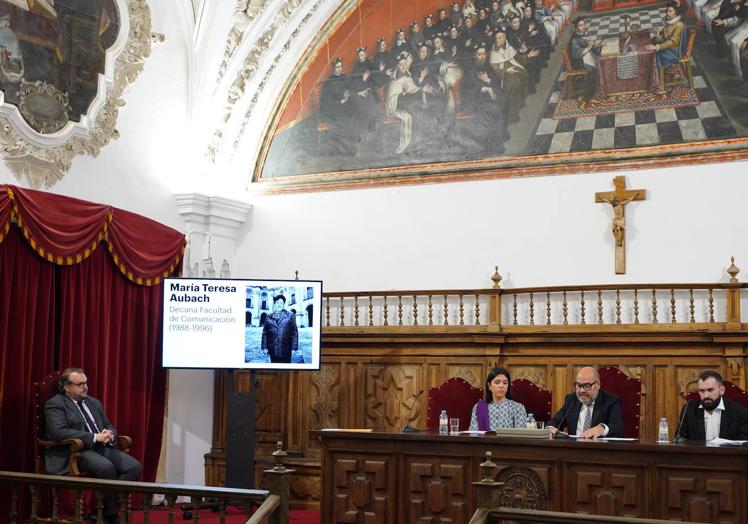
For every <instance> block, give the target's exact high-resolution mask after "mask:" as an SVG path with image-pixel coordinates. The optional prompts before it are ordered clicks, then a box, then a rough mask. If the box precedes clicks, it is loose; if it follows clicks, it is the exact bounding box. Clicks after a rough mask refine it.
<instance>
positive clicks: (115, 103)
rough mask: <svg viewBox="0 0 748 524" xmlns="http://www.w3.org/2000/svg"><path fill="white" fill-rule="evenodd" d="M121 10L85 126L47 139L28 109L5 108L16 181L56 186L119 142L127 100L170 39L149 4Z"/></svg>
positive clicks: (1, 131)
mask: <svg viewBox="0 0 748 524" xmlns="http://www.w3.org/2000/svg"><path fill="white" fill-rule="evenodd" d="M117 8H118V10H119V13H120V17H121V22H122V28H121V30H120V35H119V36H118V37H117V40H116V41H115V43H114V45H113V46H112V47H111V48H110V49H109V50H108V51H107V56H106V66H105V69H106V74H105V75H103V78H102V77H100V78H99V87H98V91H97V95H96V97H95V98H94V100H93V101H92V102H91V104H90V106H89V109H88V113H87V114H86V115H84V116H82V117H81V121H80V122H70V121H68V122H67V123H66V124H65V125H64V127H62V128H61V129H58V130H57V132H55V133H54V134H42V133H43V132H45V131H46V132H49V131H50V130H51V128H47V127H45V125H44V124H40V125H37V126H35V127H36V128H37V129H34V128H32V126H30V125H29V124H28V123H26V121H25V120H24V119H23V117H22V115H21V113H22V111H23V109H22V108H21V110H20V111H19V110H18V108H15V107H13V106H9V105H7V104H3V106H4V107H2V108H1V109H2V110H1V111H0V120H1V121H2V122H1V123H0V153H1V154H2V155H3V157H4V158H5V161H6V163H7V164H8V166H9V167H10V169H11V171H12V172H13V174H14V175H15V177H16V178H18V179H19V180H24V181H26V182H27V183H28V184H29V185H30V186H31V187H36V188H38V187H51V186H53V185H54V184H55V183H56V182H57V181H59V180H60V179H62V177H63V176H64V175H65V173H66V172H67V171H68V170H69V169H70V166H71V164H72V161H73V158H75V157H76V156H77V155H82V154H89V155H91V156H94V157H95V156H98V154H99V152H100V151H101V148H102V147H104V146H105V145H107V144H108V143H109V142H110V141H111V140H112V139H115V138H118V137H119V132H118V131H117V129H116V127H115V126H116V123H117V116H118V114H119V108H120V107H122V106H124V105H125V101H124V100H123V98H122V95H123V93H124V91H125V89H126V88H127V86H128V85H130V84H131V83H132V82H133V81H134V80H135V79H136V78H137V77H138V75H139V74H140V73H141V71H142V70H143V64H144V62H145V60H146V58H148V57H149V56H150V54H151V48H152V44H153V43H155V42H163V41H164V35H162V34H158V33H152V32H151V11H150V8H149V7H148V4H147V2H146V0H128V1H127V2H125V0H117ZM125 31H127V37H126V38H125V37H123V35H124V33H125ZM112 64H113V65H112ZM60 103H62V102H60ZM39 130H41V131H42V132H40V131H39Z"/></svg>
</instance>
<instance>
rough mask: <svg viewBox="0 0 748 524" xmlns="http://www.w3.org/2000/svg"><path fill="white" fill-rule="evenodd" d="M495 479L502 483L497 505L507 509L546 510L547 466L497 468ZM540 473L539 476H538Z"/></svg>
mask: <svg viewBox="0 0 748 524" xmlns="http://www.w3.org/2000/svg"><path fill="white" fill-rule="evenodd" d="M498 469H499V471H498V473H497V474H496V475H495V477H494V478H495V479H496V480H497V481H499V482H503V483H504V485H503V486H502V487H501V490H500V492H499V505H500V506H504V507H509V508H525V509H540V510H545V509H548V506H549V498H550V496H549V490H548V489H549V482H548V480H549V476H550V475H549V474H550V469H549V467H548V466H540V467H535V468H531V467H526V466H510V467H505V468H498ZM539 473H540V474H539Z"/></svg>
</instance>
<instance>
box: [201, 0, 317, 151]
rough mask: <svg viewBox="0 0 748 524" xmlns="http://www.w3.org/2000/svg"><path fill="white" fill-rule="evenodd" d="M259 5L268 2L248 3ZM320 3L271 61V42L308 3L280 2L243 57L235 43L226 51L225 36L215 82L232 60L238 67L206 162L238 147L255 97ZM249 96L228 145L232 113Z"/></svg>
mask: <svg viewBox="0 0 748 524" xmlns="http://www.w3.org/2000/svg"><path fill="white" fill-rule="evenodd" d="M261 1H264V2H267V3H269V2H270V0H254V2H250V3H255V4H258V3H260V2H261ZM324 2H325V0H317V1H316V2H314V3H313V4H311V7H309V8H308V10H307V12H306V14H305V15H304V17H303V18H302V19H301V20H300V21H299V22H298V23H296V25H295V27H294V29H293V31H292V32H291V33H290V34H289V35H288V36H287V37H286V39H285V41H284V43H283V45H282V46H281V47H280V49H279V51H278V52H277V53H276V55H275V56H274V57H273V58H272V60H271V59H270V58H269V57H267V55H268V54H269V51H270V49H271V47H275V46H276V45H277V44H276V43H275V42H276V40H278V41H280V38H279V34H280V33H281V31H282V29H283V28H284V26H286V25H287V24H288V23H289V21H290V20H291V18H292V17H293V16H294V15H295V13H296V12H297V10H298V9H299V8H300V7H302V6H303V5H304V4H305V3H309V2H308V0H284V1H283V2H282V3H281V4H280V5H279V6H278V7H277V9H276V12H275V15H274V17H273V18H272V20H271V21H270V23H269V24H268V26H267V29H265V30H264V31H263V32H262V33H261V34H260V35H259V36H258V38H257V39H256V40H255V41H254V42H252V46H251V47H249V48H248V51H247V52H246V54H244V55H240V54H238V51H237V48H238V47H239V44H241V40H239V41H237V43H236V45H235V47H234V50H233V51H229V46H230V45H231V38H232V37H231V35H229V40H228V42H227V48H226V52H225V53H224V62H223V63H222V64H221V67H220V70H219V79H220V78H221V77H222V76H223V74H224V73H225V72H226V71H227V70H228V66H229V64H230V62H231V59H232V58H234V59H235V60H238V59H241V64H240V65H239V67H238V68H237V69H236V74H235V75H234V76H233V80H232V81H231V84H230V86H229V87H228V89H227V90H226V92H225V93H226V95H225V96H226V98H225V101H224V102H223V103H222V104H221V115H222V116H221V118H220V121H219V123H218V125H217V127H216V129H215V131H214V132H213V135H212V137H211V140H210V144H209V145H208V148H207V151H206V157H207V158H208V160H209V161H210V162H215V160H216V157H217V155H218V152H219V150H221V149H222V148H224V147H225V145H226V144H231V143H233V145H234V147H233V148H231V150H230V154H233V153H234V152H235V151H236V147H237V146H238V144H239V142H240V140H241V138H242V136H243V133H244V130H245V129H246V126H247V121H248V120H249V119H250V118H251V116H252V110H253V109H254V106H255V104H256V102H257V100H258V97H259V96H260V94H261V93H262V91H263V90H264V89H265V87H266V86H267V83H268V80H269V78H270V77H271V76H272V74H273V73H274V71H275V69H276V67H277V66H278V64H279V63H280V61H281V59H282V58H283V57H284V55H286V53H287V52H288V51H289V50H290V49H291V48H292V46H293V44H294V41H295V40H296V38H297V37H298V36H299V33H300V32H301V30H302V28H303V27H304V26H305V25H306V24H307V23H308V22H309V21H310V20H311V19H313V18H314V15H315V13H316V12H317V10H318V9H319V7H320V6H321V5H322V4H323V3H324ZM240 3H241V2H240ZM255 7H256V5H255ZM264 7H265V6H263V7H261V8H260V10H259V11H256V14H255V15H254V16H255V17H257V16H258V15H259V13H260V12H261V10H262V9H264ZM250 25H251V23H250ZM236 27H237V26H236V25H235V26H234V28H236ZM247 27H249V26H247ZM245 29H246V28H245ZM233 30H234V29H232V31H233ZM265 64H268V66H267V69H266V70H265V74H264V76H263V78H262V79H261V81H260V82H259V83H258V84H257V85H256V86H255V87H254V88H253V89H251V90H250V89H248V86H249V84H250V83H251V82H252V81H253V80H254V77H255V75H256V74H257V72H258V71H260V70H262V69H264V65H265ZM229 78H232V77H229ZM250 94H251V95H252V98H251V101H250V103H249V108H248V109H247V111H246V112H245V113H244V115H243V118H242V119H241V123H240V130H239V132H238V136H235V137H234V140H232V141H231V142H229V140H228V138H225V137H224V132H225V128H226V126H227V124H228V122H229V120H230V119H231V118H232V116H233V117H235V118H236V114H235V113H234V110H235V109H236V106H237V105H238V103H239V101H240V100H242V99H244V98H245V97H247V96H249V95H250ZM240 118H241V117H240Z"/></svg>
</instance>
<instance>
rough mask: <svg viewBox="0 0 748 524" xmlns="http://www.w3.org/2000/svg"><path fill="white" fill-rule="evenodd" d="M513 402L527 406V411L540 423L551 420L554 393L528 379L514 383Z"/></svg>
mask: <svg viewBox="0 0 748 524" xmlns="http://www.w3.org/2000/svg"><path fill="white" fill-rule="evenodd" d="M512 400H515V401H516V402H519V403H520V404H522V405H523V406H525V410H526V411H527V412H528V413H532V414H533V416H534V417H535V420H537V421H538V422H541V421H542V422H547V421H548V420H550V418H551V407H552V403H553V393H552V392H551V391H550V390H548V389H542V388H540V387H539V386H538V385H536V384H535V383H534V382H531V381H529V380H527V379H526V378H518V379H516V380H513V381H512Z"/></svg>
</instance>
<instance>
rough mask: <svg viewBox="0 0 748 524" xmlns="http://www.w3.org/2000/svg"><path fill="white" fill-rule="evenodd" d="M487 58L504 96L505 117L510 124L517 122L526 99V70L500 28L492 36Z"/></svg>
mask: <svg viewBox="0 0 748 524" xmlns="http://www.w3.org/2000/svg"><path fill="white" fill-rule="evenodd" d="M489 57H490V58H489V62H490V64H491V67H492V68H493V70H494V71H495V72H496V76H497V77H498V79H499V85H500V86H501V89H502V91H504V93H505V94H506V103H507V108H508V111H507V116H508V118H509V121H510V122H515V121H517V120H519V110H520V109H521V108H522V107H523V106H524V105H525V98H526V97H527V70H526V69H525V68H524V67H523V66H522V64H521V63H520V62H519V61H518V59H519V56H518V53H517V50H516V49H515V48H514V47H512V45H511V44H509V42H507V39H506V33H505V32H504V31H502V30H501V28H499V29H497V31H496V33H495V34H494V43H493V45H492V46H491V53H490V55H489Z"/></svg>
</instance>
